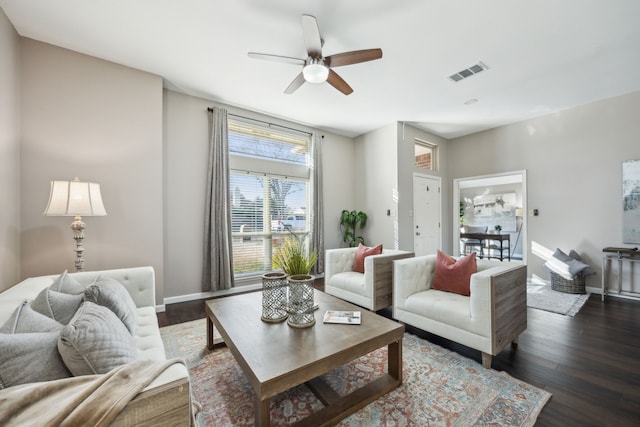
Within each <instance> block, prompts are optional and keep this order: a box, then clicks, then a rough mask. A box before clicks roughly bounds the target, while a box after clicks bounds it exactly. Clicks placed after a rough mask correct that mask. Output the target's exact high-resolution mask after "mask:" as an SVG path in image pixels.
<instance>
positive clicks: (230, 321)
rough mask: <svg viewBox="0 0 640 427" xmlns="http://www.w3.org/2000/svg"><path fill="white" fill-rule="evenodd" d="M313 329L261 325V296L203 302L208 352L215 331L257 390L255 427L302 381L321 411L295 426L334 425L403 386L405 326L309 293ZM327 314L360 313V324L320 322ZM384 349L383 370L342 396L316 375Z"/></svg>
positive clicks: (316, 292) (257, 294)
mask: <svg viewBox="0 0 640 427" xmlns="http://www.w3.org/2000/svg"><path fill="white" fill-rule="evenodd" d="M314 298H315V302H316V303H317V304H319V305H320V308H319V309H318V310H316V312H315V316H316V324H315V325H314V326H312V327H310V328H306V329H298V328H292V327H290V326H288V325H287V323H286V322H282V323H267V322H263V321H262V320H260V315H261V313H262V293H261V292H252V293H248V294H242V295H234V296H230V297H224V298H220V299H214V300H209V301H207V302H206V303H205V305H206V311H207V315H208V319H207V336H208V345H209V348H210V349H212V348H213V335H212V334H213V328H214V326H215V328H216V329H217V330H218V331H219V332H220V335H222V338H223V339H224V342H225V343H226V345H227V346H228V347H229V349H230V351H231V353H232V354H233V356H234V357H235V359H236V361H237V362H238V363H239V364H240V367H241V368H242V370H243V372H244V373H245V375H246V376H247V378H248V380H249V382H250V383H251V386H252V387H253V389H254V390H255V393H256V426H268V425H269V405H270V401H271V398H272V397H273V396H276V395H277V394H279V393H282V392H283V391H285V390H288V389H290V388H292V387H295V386H297V385H299V384H302V383H306V384H307V386H308V387H309V388H310V389H311V390H312V391H313V392H314V394H315V395H316V396H318V398H319V399H320V401H321V402H322V403H323V404H324V405H325V407H324V408H322V409H321V410H319V411H318V412H316V413H314V414H312V415H310V416H309V417H307V418H305V419H303V420H301V421H300V422H299V423H298V424H297V425H304V426H325V425H332V424H335V423H336V422H338V421H339V420H341V419H343V418H345V417H347V416H348V415H350V414H352V413H354V412H356V411H357V410H358V409H360V408H363V407H364V406H366V405H367V404H369V403H370V402H372V401H374V400H376V399H377V398H378V397H380V396H382V395H384V394H386V393H388V392H389V391H391V390H393V389H394V388H396V387H398V386H399V385H400V384H402V336H403V334H404V325H402V324H400V323H397V322H394V321H392V320H389V319H387V318H385V317H382V316H379V315H377V314H375V313H372V312H370V311H367V310H364V309H362V308H360V307H357V306H355V305H353V304H349V303H347V302H345V301H342V300H340V299H338V298H335V297H333V296H331V295H327V294H325V293H324V292H320V291H317V290H316V291H315V296H314ZM326 310H359V311H361V312H362V324H361V325H342V324H325V323H322V316H323V315H324V312H325V311H326ZM385 345H386V346H387V349H388V350H387V351H388V364H387V373H386V374H384V375H383V376H381V377H379V378H377V379H375V380H374V381H373V382H371V383H369V384H367V385H365V386H363V387H361V388H359V389H357V390H355V391H354V392H352V393H351V394H349V395H346V396H340V395H338V393H336V392H335V391H334V390H332V389H331V387H330V386H329V385H328V384H327V383H326V382H324V381H323V380H322V379H321V378H318V377H319V376H320V375H322V374H325V373H327V372H329V371H330V370H332V369H333V368H336V367H338V366H341V365H344V364H345V363H347V362H350V361H351V360H354V359H356V358H358V357H360V356H363V355H365V354H368V353H370V352H372V351H374V350H376V349H378V348H381V347H383V346H385Z"/></svg>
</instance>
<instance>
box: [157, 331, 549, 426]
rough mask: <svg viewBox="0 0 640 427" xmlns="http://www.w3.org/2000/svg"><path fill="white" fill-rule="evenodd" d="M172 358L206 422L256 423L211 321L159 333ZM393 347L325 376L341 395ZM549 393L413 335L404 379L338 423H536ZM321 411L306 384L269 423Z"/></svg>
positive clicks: (370, 375)
mask: <svg viewBox="0 0 640 427" xmlns="http://www.w3.org/2000/svg"><path fill="white" fill-rule="evenodd" d="M160 333H161V334H162V339H163V341H164V344H165V349H166V353H167V357H181V358H184V359H185V360H186V362H187V366H188V367H189V373H190V375H191V383H192V388H193V398H194V400H196V401H197V402H199V403H200V404H201V405H202V418H201V422H202V425H205V426H252V425H254V414H255V409H254V394H253V390H252V388H251V386H250V385H249V383H248V381H247V379H246V377H245V376H244V374H243V373H242V371H241V370H240V366H239V365H238V364H237V363H236V361H235V359H234V358H233V356H232V355H231V353H230V352H229V350H228V349H227V348H226V347H219V348H216V349H214V350H213V351H209V350H207V348H206V321H205V320H204V319H202V320H196V321H193V322H187V323H182V324H179V325H174V326H168V327H165V328H162V329H161V330H160ZM386 363H387V350H386V347H385V348H384V349H380V350H376V351H374V352H372V353H370V354H368V355H367V356H364V357H361V358H359V359H356V360H355V361H353V362H351V363H349V364H347V365H345V366H342V367H340V368H337V369H334V370H333V371H331V372H329V373H328V374H326V375H325V379H326V380H327V382H329V383H330V384H331V385H332V387H333V388H334V389H335V390H336V391H338V393H340V394H346V393H349V392H351V391H352V390H353V389H354V388H359V387H360V386H362V385H363V384H366V383H368V382H370V381H371V380H372V379H374V378H376V377H377V376H379V375H381V374H382V373H383V372H385V370H386V366H387V365H386ZM550 397H551V394H549V393H548V392H546V391H544V390H541V389H538V388H535V387H533V386H531V385H529V384H526V383H524V382H522V381H519V380H517V379H515V378H513V377H511V376H509V375H508V374H506V373H504V372H498V371H495V370H487V369H484V368H483V367H482V365H480V364H479V363H476V362H474V361H473V360H470V359H467V358H465V357H462V356H460V355H458V354H457V353H453V352H450V351H448V350H446V349H443V348H441V347H439V346H437V345H435V344H432V343H430V342H428V341H425V340H422V339H420V338H417V337H416V336H414V335H410V334H405V336H404V340H403V384H402V385H401V386H400V387H398V388H397V389H395V390H394V391H392V392H391V393H388V394H386V395H385V396H383V397H381V398H379V399H378V400H376V401H375V402H372V403H371V404H369V405H368V406H366V407H364V408H363V409H361V410H360V411H358V412H356V413H354V414H353V415H351V416H350V417H348V418H345V419H344V420H342V422H341V423H340V424H338V425H339V426H343V427H350V426H363V427H364V426H366V427H370V426H407V425H419V426H426V425H428V426H480V425H483V426H487V425H490V426H533V425H534V423H535V421H536V418H537V416H538V414H539V413H540V411H541V410H542V407H543V406H544V405H545V403H546V402H547V400H548V399H549V398H550ZM320 408H322V403H320V401H319V400H318V399H317V398H316V397H315V395H314V394H313V393H311V391H309V390H308V389H307V388H306V386H304V385H303V386H298V387H295V388H293V389H291V390H289V391H287V392H285V393H282V394H280V395H278V396H276V397H274V398H272V399H271V424H272V425H274V426H284V425H289V424H291V423H294V422H297V421H299V420H301V419H303V418H305V417H306V416H308V415H309V414H311V413H313V412H315V411H317V410H319V409H320Z"/></svg>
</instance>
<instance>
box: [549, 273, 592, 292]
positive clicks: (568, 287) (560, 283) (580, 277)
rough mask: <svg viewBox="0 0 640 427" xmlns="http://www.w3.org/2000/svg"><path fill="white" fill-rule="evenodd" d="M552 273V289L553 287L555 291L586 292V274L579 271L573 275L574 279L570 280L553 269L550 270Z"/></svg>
mask: <svg viewBox="0 0 640 427" xmlns="http://www.w3.org/2000/svg"><path fill="white" fill-rule="evenodd" d="M550 273H551V289H553V290H554V291H558V292H566V293H569V294H584V293H585V292H586V290H585V286H584V283H585V280H584V274H582V273H578V274H577V275H575V276H573V279H571V280H569V279H565V278H564V277H562V276H561V275H559V274H558V273H554V272H553V271H550Z"/></svg>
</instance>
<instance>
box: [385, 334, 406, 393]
mask: <svg viewBox="0 0 640 427" xmlns="http://www.w3.org/2000/svg"><path fill="white" fill-rule="evenodd" d="M387 352H388V354H387V356H388V358H387V370H388V372H389V375H391V376H392V377H393V378H395V379H397V380H399V381H400V384H402V339H400V340H398V341H396V342H392V343H391V344H389V345H388V346H387Z"/></svg>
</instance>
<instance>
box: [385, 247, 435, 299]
mask: <svg viewBox="0 0 640 427" xmlns="http://www.w3.org/2000/svg"><path fill="white" fill-rule="evenodd" d="M435 269H436V255H425V256H420V257H415V258H405V259H400V260H396V261H394V263H393V306H394V308H395V307H398V308H402V309H404V308H405V302H406V301H407V299H408V298H409V297H410V296H411V295H413V294H415V293H418V292H422V291H426V290H428V289H430V288H431V282H432V280H433V274H434V273H435Z"/></svg>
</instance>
